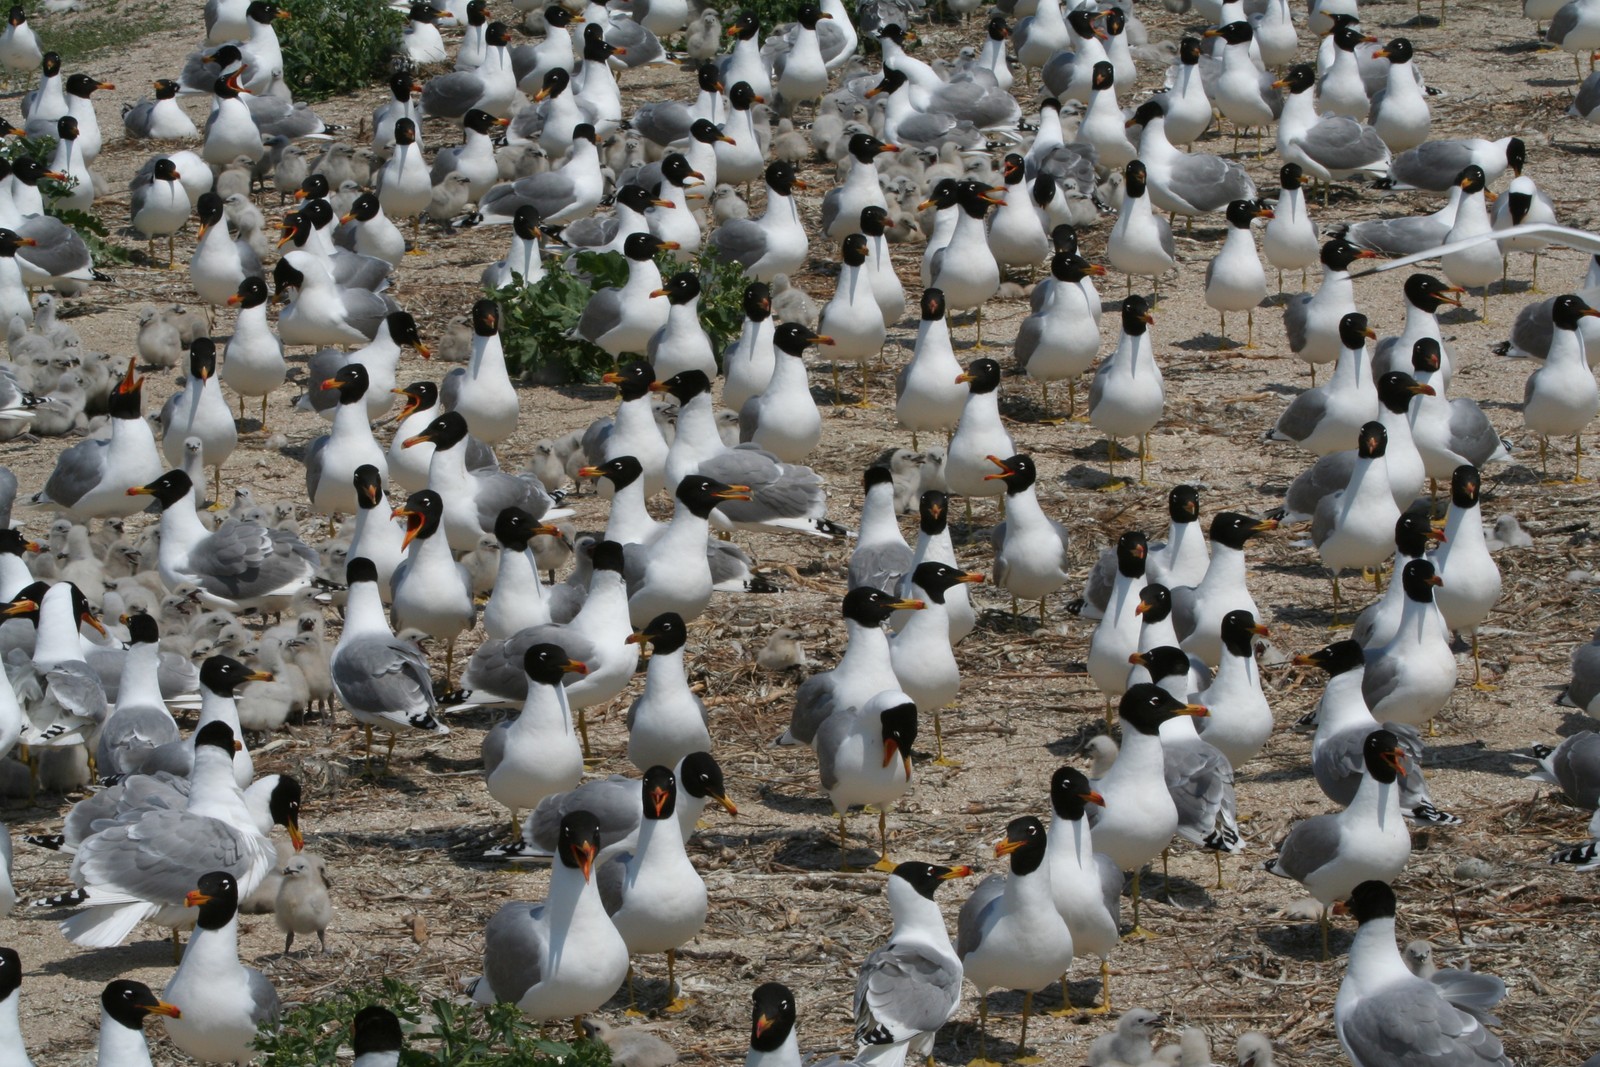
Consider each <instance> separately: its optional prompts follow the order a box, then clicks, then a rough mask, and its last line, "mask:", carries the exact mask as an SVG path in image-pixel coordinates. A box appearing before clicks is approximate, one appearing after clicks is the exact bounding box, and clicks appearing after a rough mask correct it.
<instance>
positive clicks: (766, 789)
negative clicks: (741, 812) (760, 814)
mask: <svg viewBox="0 0 1600 1067" xmlns="http://www.w3.org/2000/svg"><path fill="white" fill-rule="evenodd" d="M761 803H762V805H763V806H764V807H768V808H771V809H772V810H773V811H781V812H784V813H785V814H788V815H808V816H814V817H817V818H826V817H830V816H832V815H833V804H832V803H831V802H829V800H828V798H827V797H824V796H820V795H818V794H815V793H805V794H796V793H785V792H780V791H779V790H778V789H776V788H774V787H772V786H770V785H764V786H762V787H761Z"/></svg>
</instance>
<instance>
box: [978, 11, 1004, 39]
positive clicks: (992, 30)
mask: <svg viewBox="0 0 1600 1067" xmlns="http://www.w3.org/2000/svg"><path fill="white" fill-rule="evenodd" d="M984 32H985V33H987V34H988V35H989V40H991V41H1003V40H1005V39H1006V38H1007V37H1010V36H1011V27H1009V26H1007V25H1006V20H1005V17H1004V16H1002V15H990V16H989V23H988V25H987V26H985V27H984Z"/></svg>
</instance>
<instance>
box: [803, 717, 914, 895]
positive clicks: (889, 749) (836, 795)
mask: <svg viewBox="0 0 1600 1067" xmlns="http://www.w3.org/2000/svg"><path fill="white" fill-rule="evenodd" d="M916 740H917V706H916V704H915V703H913V702H912V700H911V698H910V697H909V696H908V695H906V694H905V693H904V692H902V691H900V690H899V689H897V688H890V689H884V690H881V691H880V692H878V693H876V694H874V695H873V696H872V697H871V698H869V699H868V700H867V701H866V702H865V703H862V704H861V705H860V706H854V705H852V706H847V707H839V708H838V709H837V710H835V711H834V712H833V714H831V715H829V716H828V717H827V719H826V720H824V721H823V723H822V725H821V726H819V727H817V733H816V736H815V737H813V738H812V739H811V747H812V748H813V749H815V750H816V753H817V776H818V778H819V779H820V781H821V784H822V791H823V792H825V793H827V794H828V802H829V803H830V804H832V805H833V810H834V813H835V814H836V815H838V817H839V864H840V867H841V868H847V867H848V862H847V858H848V856H849V849H848V847H847V839H846V835H845V817H846V815H847V814H848V812H849V810H850V809H851V808H852V807H857V806H862V807H871V808H875V809H876V810H877V812H878V846H879V855H878V862H877V863H876V864H874V869H875V870H883V871H888V870H893V869H894V861H893V860H891V859H890V858H889V825H888V816H889V809H890V808H891V807H893V806H894V802H895V801H896V800H898V799H900V797H902V796H904V795H905V792H906V790H908V789H910V788H911V746H912V745H913V744H914V743H915V742H916Z"/></svg>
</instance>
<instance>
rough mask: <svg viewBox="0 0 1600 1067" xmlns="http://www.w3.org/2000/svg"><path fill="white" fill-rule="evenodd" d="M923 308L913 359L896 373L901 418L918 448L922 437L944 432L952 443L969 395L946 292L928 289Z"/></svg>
mask: <svg viewBox="0 0 1600 1067" xmlns="http://www.w3.org/2000/svg"><path fill="white" fill-rule="evenodd" d="M920 305H921V312H922V318H921V321H920V322H919V323H918V324H917V339H916V340H915V341H914V342H912V345H911V360H910V362H908V363H907V364H906V365H905V366H904V367H902V368H900V371H899V373H898V374H896V375H895V405H894V415H895V420H896V421H897V422H899V423H900V425H901V426H903V427H905V428H906V429H908V430H910V431H911V447H912V448H913V449H915V448H916V447H917V435H918V433H937V432H939V431H941V430H942V431H944V433H945V435H946V440H947V441H948V439H949V436H950V435H951V434H952V433H953V432H954V430H955V428H956V426H957V424H959V423H960V421H961V412H962V410H963V408H964V407H965V406H966V402H967V393H968V390H966V389H963V388H962V383H961V381H960V376H961V373H962V371H961V363H960V361H959V360H957V359H956V352H955V347H954V345H952V343H951V341H950V323H949V321H948V320H947V319H946V318H945V306H944V291H943V290H941V289H937V288H932V287H930V288H927V289H924V290H923V291H922V300H921V301H920Z"/></svg>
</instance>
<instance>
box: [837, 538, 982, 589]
mask: <svg viewBox="0 0 1600 1067" xmlns="http://www.w3.org/2000/svg"><path fill="white" fill-rule="evenodd" d="M996 551H998V549H996ZM912 558H913V557H912V555H911V549H910V548H908V547H906V546H905V545H904V544H898V545H896V544H884V545H870V546H868V547H867V548H864V549H857V550H856V551H855V553H854V554H853V555H852V556H851V557H850V570H849V576H850V578H849V580H850V588H851V589H854V588H856V587H857V586H862V585H870V586H872V587H873V588H874V589H881V590H883V591H884V592H885V593H888V594H889V595H890V596H894V595H895V590H896V589H897V588H898V587H899V585H900V579H901V577H903V576H904V575H905V573H906V572H907V571H909V570H910V569H911V563H912Z"/></svg>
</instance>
